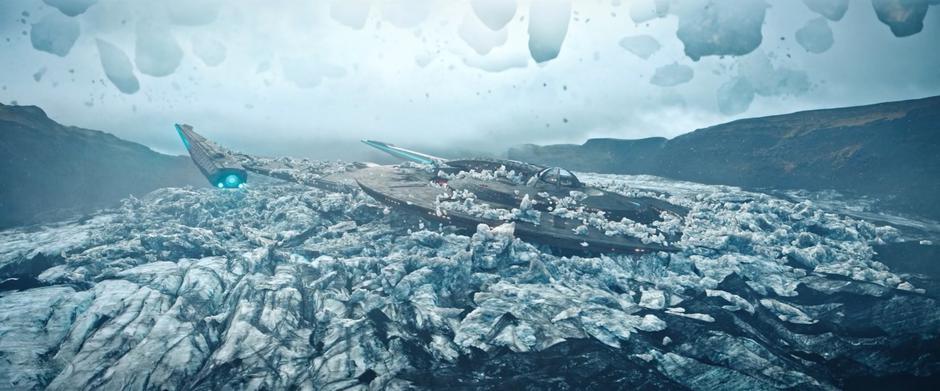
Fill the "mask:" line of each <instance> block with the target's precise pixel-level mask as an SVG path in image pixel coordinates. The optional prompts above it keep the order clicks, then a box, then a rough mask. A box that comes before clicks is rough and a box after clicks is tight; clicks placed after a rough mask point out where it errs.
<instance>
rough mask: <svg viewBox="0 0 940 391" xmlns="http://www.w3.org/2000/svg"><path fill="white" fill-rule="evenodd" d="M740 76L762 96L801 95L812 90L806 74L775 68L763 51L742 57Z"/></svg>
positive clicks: (739, 67) (739, 68)
mask: <svg viewBox="0 0 940 391" xmlns="http://www.w3.org/2000/svg"><path fill="white" fill-rule="evenodd" d="M738 74H739V75H740V76H741V77H744V78H746V79H747V80H748V81H749V82H750V83H751V86H753V87H754V92H755V93H756V94H758V95H762V96H776V95H799V94H801V93H803V92H806V91H808V90H809V88H810V83H809V76H808V75H807V74H806V72H804V71H800V70H795V69H790V68H786V67H774V66H773V64H772V63H771V62H770V58H768V57H767V55H766V54H764V53H763V51H757V52H754V53H752V54H750V55H748V56H745V57H742V58H741V59H740V60H739V61H738Z"/></svg>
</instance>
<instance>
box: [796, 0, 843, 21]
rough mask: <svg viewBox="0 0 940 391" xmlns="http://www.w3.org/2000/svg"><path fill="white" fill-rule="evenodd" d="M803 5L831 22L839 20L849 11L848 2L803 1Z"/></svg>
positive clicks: (827, 0) (834, 0)
mask: <svg viewBox="0 0 940 391" xmlns="http://www.w3.org/2000/svg"><path fill="white" fill-rule="evenodd" d="M803 4H806V7H807V8H809V9H810V10H811V11H813V12H815V13H817V14H820V15H822V16H824V17H826V19H829V20H831V21H838V20H841V19H842V17H843V16H845V11H847V10H848V9H849V0H803Z"/></svg>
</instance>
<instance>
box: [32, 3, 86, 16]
mask: <svg viewBox="0 0 940 391" xmlns="http://www.w3.org/2000/svg"><path fill="white" fill-rule="evenodd" d="M42 2H43V3H46V4H49V5H50V6H52V7H55V8H56V9H57V10H59V11H60V12H62V13H63V14H66V15H68V16H77V15H81V14H82V13H84V12H85V10H87V9H88V7H91V6H92V5H94V4H95V3H96V2H98V0H42Z"/></svg>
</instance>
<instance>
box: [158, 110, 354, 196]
mask: <svg viewBox="0 0 940 391" xmlns="http://www.w3.org/2000/svg"><path fill="white" fill-rule="evenodd" d="M176 131H177V133H178V134H179V136H180V139H182V141H183V146H185V147H186V150H187V151H188V152H189V156H190V157H191V158H192V159H193V163H194V164H195V165H196V167H197V168H199V171H200V172H201V173H202V174H203V175H204V176H205V177H206V179H208V180H209V183H210V184H212V185H213V186H216V187H218V188H241V187H243V186H244V185H245V184H246V183H247V182H248V172H251V173H254V174H259V175H263V176H266V177H271V178H276V179H280V180H284V181H288V182H294V183H298V184H301V185H305V186H311V187H316V188H320V189H323V190H327V191H335V192H354V191H358V186H357V185H356V183H355V181H354V180H353V179H352V175H351V174H352V173H353V172H355V171H358V170H359V169H361V168H363V165H362V164H360V163H342V164H341V163H337V164H333V165H329V164H316V163H314V162H309V161H307V160H305V159H289V158H281V159H278V158H266V157H261V156H254V155H249V154H246V153H241V152H235V151H232V150H229V149H227V148H225V147H222V146H220V145H219V144H216V143H215V142H213V141H211V140H209V139H207V138H205V137H203V136H202V135H201V134H199V133H197V132H196V131H195V130H193V127H192V126H190V125H185V124H177V125H176Z"/></svg>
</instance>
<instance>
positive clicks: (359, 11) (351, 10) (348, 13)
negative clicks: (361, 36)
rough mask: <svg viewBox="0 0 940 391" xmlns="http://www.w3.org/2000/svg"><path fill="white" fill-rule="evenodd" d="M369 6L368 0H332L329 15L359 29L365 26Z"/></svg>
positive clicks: (347, 25)
mask: <svg viewBox="0 0 940 391" xmlns="http://www.w3.org/2000/svg"><path fill="white" fill-rule="evenodd" d="M371 8H372V7H371V4H370V1H369V0H333V2H331V3H330V17H331V18H333V20H335V21H337V22H339V23H341V24H343V25H345V26H346V27H349V28H352V29H356V30H360V29H362V28H363V27H365V25H366V20H367V19H369V10H370V9H371Z"/></svg>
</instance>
